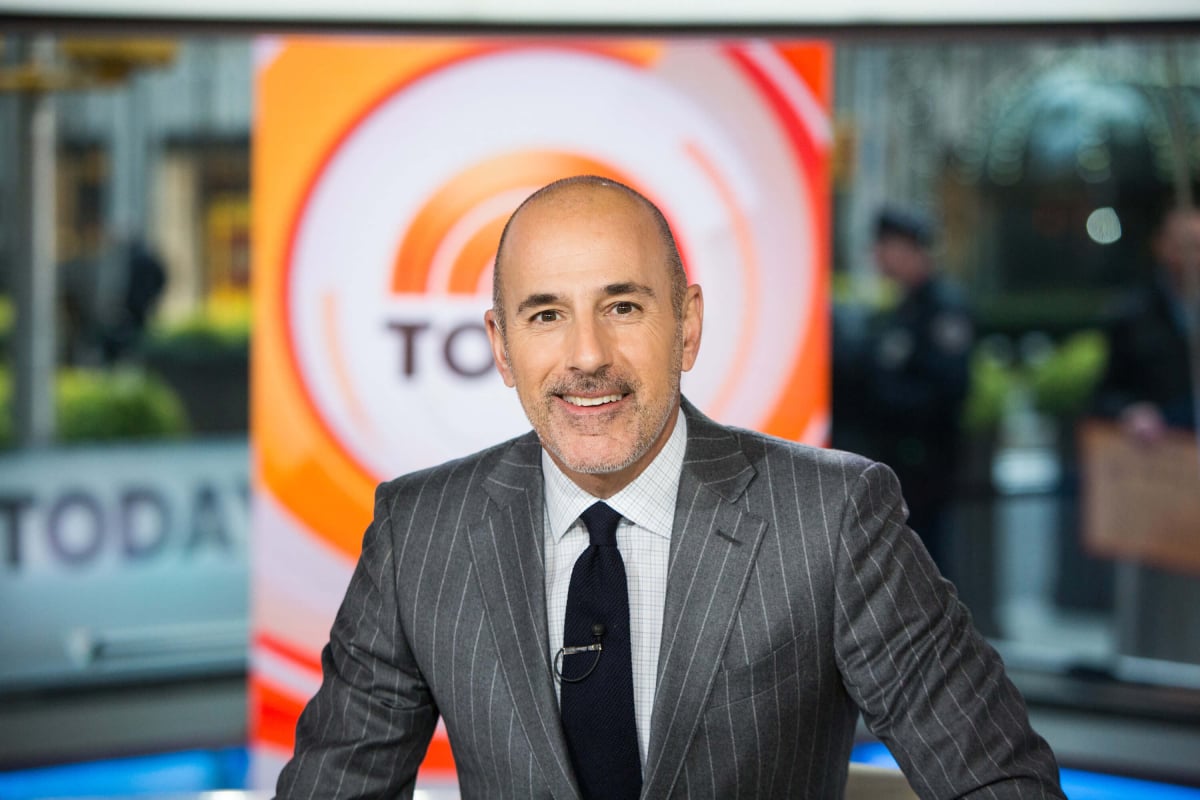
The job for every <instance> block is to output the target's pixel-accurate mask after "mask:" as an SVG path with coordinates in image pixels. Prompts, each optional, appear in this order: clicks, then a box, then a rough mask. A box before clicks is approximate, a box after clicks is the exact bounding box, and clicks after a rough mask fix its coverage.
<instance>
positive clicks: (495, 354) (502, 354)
mask: <svg viewBox="0 0 1200 800" xmlns="http://www.w3.org/2000/svg"><path fill="white" fill-rule="evenodd" d="M483 324H484V327H485V328H486V329H487V336H488V342H489V343H491V345H492V361H494V362H495V363H496V371H497V372H499V373H500V377H501V378H502V379H503V380H504V385H505V386H508V387H509V388H512V387H513V386H516V385H517V382H516V381H515V380H513V374H512V370H511V369H510V368H509V366H508V347H506V346H505V344H504V334H503V333H501V331H500V326H499V325H497V324H496V312H495V310H493V309H490V308H489V309H488V310H487V311H486V312H484V314H483Z"/></svg>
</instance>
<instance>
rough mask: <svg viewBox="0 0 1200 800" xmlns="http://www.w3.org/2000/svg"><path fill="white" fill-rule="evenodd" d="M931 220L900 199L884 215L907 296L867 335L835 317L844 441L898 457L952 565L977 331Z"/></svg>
mask: <svg viewBox="0 0 1200 800" xmlns="http://www.w3.org/2000/svg"><path fill="white" fill-rule="evenodd" d="M932 243H933V228H932V225H931V224H930V223H929V221H928V220H926V219H924V218H923V217H921V216H919V215H917V214H915V213H912V212H908V211H902V210H899V209H895V208H885V209H884V210H882V211H881V212H880V213H879V215H878V217H877V219H876V224H875V248H874V256H875V262H876V264H877V266H878V268H879V271H880V272H881V273H882V274H883V275H884V276H885V277H886V278H888V279H889V280H891V281H892V282H893V283H895V284H896V286H897V288H898V290H899V293H900V302H899V304H898V305H896V306H895V307H894V308H892V309H890V310H888V311H885V312H882V313H880V314H878V315H877V316H876V317H875V318H873V319H872V320H871V321H870V322H869V324H868V326H867V334H866V336H865V338H863V339H861V340H860V341H859V342H858V343H857V344H852V343H850V342H847V341H846V340H845V338H844V337H842V336H839V334H838V331H837V329H836V327H835V340H834V341H835V352H834V398H833V402H834V442H833V444H834V446H835V447H839V448H844V449H857V451H858V452H861V453H863V454H864V455H867V456H870V457H872V458H875V459H877V460H879V461H883V462H884V463H886V464H888V465H889V466H891V467H892V468H893V469H894V470H895V472H896V474H897V475H898V476H899V478H900V483H901V486H902V487H903V490H904V495H905V498H906V499H907V501H908V505H909V511H910V516H909V524H910V525H911V526H912V528H913V529H914V530H916V532H917V533H918V534H919V535H920V536H921V538H922V540H923V541H924V542H925V546H926V548H927V549H928V550H929V552H930V555H932V556H933V559H934V561H935V562H936V563H937V565H938V568H939V569H940V570H941V571H942V572H943V574H948V567H949V564H948V556H949V546H948V544H949V543H948V537H949V532H948V527H949V525H948V520H947V512H948V508H949V501H950V499H951V496H952V493H953V486H954V479H955V478H954V476H955V470H956V467H957V460H958V459H957V455H958V449H959V419H960V417H961V415H962V408H963V403H964V401H965V399H966V395H967V379H968V357H969V354H970V350H971V344H972V341H973V338H974V329H973V325H972V322H971V316H970V314H969V312H968V310H967V306H966V303H965V301H964V299H963V297H962V295H961V293H960V292H959V291H958V290H957V289H956V288H955V287H954V286H953V285H951V284H950V283H949V282H948V281H947V280H946V279H945V278H943V277H941V276H939V275H938V274H937V270H936V267H935V265H934V261H933V256H932V254H931V252H930V246H931V245H932Z"/></svg>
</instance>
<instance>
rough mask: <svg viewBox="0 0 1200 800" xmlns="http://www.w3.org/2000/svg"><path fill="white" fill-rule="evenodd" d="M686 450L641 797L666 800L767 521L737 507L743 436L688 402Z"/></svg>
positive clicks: (747, 474) (746, 476)
mask: <svg viewBox="0 0 1200 800" xmlns="http://www.w3.org/2000/svg"><path fill="white" fill-rule="evenodd" d="M684 411H685V413H687V422H688V446H687V453H686V455H685V457H684V465H683V473H682V475H681V476H680V482H679V497H678V500H677V502H676V507H675V524H674V529H673V531H672V535H671V557H670V566H669V569H668V574H667V595H666V606H665V608H664V613H663V639H662V647H661V650H660V652H659V662H658V689H657V691H656V693H655V697H654V711H653V715H652V718H651V724H650V750H649V756H648V760H647V764H646V768H645V770H644V773H643V774H644V777H645V783H644V786H643V792H642V797H643V798H660V797H667V796H668V795H669V794H670V793H671V789H672V787H673V786H674V785H675V782H676V780H677V779H678V776H679V772H680V770H681V768H682V767H683V762H684V757H685V756H686V754H687V750H688V748H689V747H690V745H691V742H692V739H693V738H694V737H695V734H696V730H697V728H698V726H699V724H700V717H701V714H702V713H703V711H704V708H705V706H706V705H707V702H708V693H709V690H710V689H711V688H712V684H713V680H714V678H715V677H716V674H717V669H718V667H719V666H720V663H721V656H722V654H723V653H724V652H725V644H726V641H727V640H728V638H729V633H730V631H731V630H732V628H733V622H734V619H735V617H736V614H737V610H738V607H739V606H740V605H741V601H742V596H743V594H744V593H745V589H746V584H747V581H748V579H749V576H750V570H751V567H752V566H753V564H754V560H755V558H756V556H757V553H758V547H759V544H760V542H761V541H762V535H763V531H764V530H765V529H766V523H765V522H763V521H762V520H761V519H759V518H758V517H755V516H753V515H752V514H750V513H748V512H747V511H746V510H745V508H744V507H743V506H740V505H738V503H737V501H738V500H739V498H740V497H741V495H742V493H743V492H744V491H745V489H746V486H747V485H748V484H749V482H750V481H751V480H752V479H753V477H754V474H755V473H754V468H753V467H752V466H751V465H750V463H749V461H747V459H746V456H745V454H744V453H743V452H742V450H741V448H740V447H739V446H738V442H737V439H736V438H735V437H734V436H733V435H732V434H731V433H730V432H729V431H728V430H727V429H725V428H722V427H720V426H718V425H716V424H715V423H713V422H712V421H711V420H709V419H708V418H707V417H704V416H703V415H702V414H700V413H699V412H698V411H696V409H695V408H693V407H692V406H691V405H690V404H689V403H687V401H686V400H685V401H684Z"/></svg>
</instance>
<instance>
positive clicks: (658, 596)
mask: <svg viewBox="0 0 1200 800" xmlns="http://www.w3.org/2000/svg"><path fill="white" fill-rule="evenodd" d="M675 419H676V421H675V428H674V430H672V432H671V436H670V438H669V439H668V440H667V443H666V445H664V446H663V449H662V450H661V451H659V453H658V455H657V456H655V458H654V461H652V462H651V463H650V465H649V466H648V467H646V469H645V470H643V472H642V474H641V475H639V476H637V478H635V479H634V481H633V482H632V483H630V484H629V485H628V486H626V487H625V488H624V489H622V490H621V491H619V492H617V493H616V494H615V495H613V496H612V497H610V498H608V499H607V500H605V501H604V502H606V503H608V505H610V506H611V507H612V508H613V509H615V510H616V511H618V512H620V514H621V516H622V517H624V519H622V520H621V524H620V526H619V527H618V528H617V549H618V550H620V551H621V559H622V560H623V561H624V562H625V577H626V580H627V581H628V584H629V626H630V645H631V649H632V654H633V708H634V712H635V714H636V717H637V733H638V750H639V751H640V752H641V755H642V764H643V765H645V763H646V754H647V751H648V749H649V746H650V712H651V710H652V709H653V707H654V691H655V689H656V686H657V672H658V647H659V642H660V641H661V639H662V624H663V605H664V601H665V598H666V591H667V560H668V556H669V555H670V549H671V528H672V526H673V524H674V519H675V496H676V495H677V494H678V493H679V476H680V473H681V472H682V471H683V453H684V450H685V449H686V447H687V422H686V421H685V420H684V418H683V413H682V412H681V413H679V414H678V415H677V416H676V418H675ZM542 475H543V481H544V489H545V494H544V496H545V498H546V501H545V545H544V549H545V554H546V616H547V620H546V621H547V623H548V624H549V631H550V641H549V642H548V643H547V644H548V646H549V651H550V658H551V659H552V660H553V658H554V655H555V653H557V652H558V648H559V647H561V646H562V645H563V640H562V638H563V622H564V619H565V617H566V613H567V590H568V589H569V588H570V585H571V570H572V569H573V568H574V567H575V562H576V560H578V559H579V556H580V555H581V554H582V553H583V551H584V550H585V549H587V547H588V543H589V542H588V532H587V528H585V527H584V525H583V522H582V521H580V519H579V515H580V514H582V513H583V511H584V510H585V509H586V508H587V507H588V506H590V505H591V504H592V503H594V502H596V500H597V498H595V497H592V496H591V495H590V494H588V493H587V492H585V491H584V490H583V489H580V488H579V487H578V486H576V485H575V483H574V482H572V481H571V479H570V478H568V477H567V476H566V475H564V474H563V472H562V470H560V469H559V468H558V465H557V464H555V463H554V461H553V460H552V459H551V458H550V456H549V455H548V454H547V453H546V451H545V450H543V451H542ZM582 644H588V642H583V643H582ZM555 688H556V690H557V684H556V687H555Z"/></svg>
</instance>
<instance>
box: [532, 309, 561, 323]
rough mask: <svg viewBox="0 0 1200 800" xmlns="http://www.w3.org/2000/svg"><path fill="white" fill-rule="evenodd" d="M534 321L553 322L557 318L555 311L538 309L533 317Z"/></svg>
mask: <svg viewBox="0 0 1200 800" xmlns="http://www.w3.org/2000/svg"><path fill="white" fill-rule="evenodd" d="M533 319H534V321H535V322H554V321H555V320H557V319H558V312H557V311H539V312H537V314H535V315H534V317H533Z"/></svg>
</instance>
